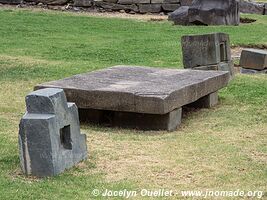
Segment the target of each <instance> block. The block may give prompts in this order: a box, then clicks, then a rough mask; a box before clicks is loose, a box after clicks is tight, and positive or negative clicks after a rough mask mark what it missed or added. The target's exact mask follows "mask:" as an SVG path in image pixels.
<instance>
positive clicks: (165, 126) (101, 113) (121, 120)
mask: <svg viewBox="0 0 267 200" xmlns="http://www.w3.org/2000/svg"><path fill="white" fill-rule="evenodd" d="M79 114H80V119H81V120H82V121H83V122H89V123H94V124H100V125H106V126H112V127H114V126H115V127H121V128H134V129H140V130H167V131H174V130H175V129H177V127H178V126H179V125H180V123H181V118H182V108H177V109H175V110H173V111H171V112H169V113H166V114H162V115H157V114H144V113H133V112H118V111H108V110H95V109H79Z"/></svg>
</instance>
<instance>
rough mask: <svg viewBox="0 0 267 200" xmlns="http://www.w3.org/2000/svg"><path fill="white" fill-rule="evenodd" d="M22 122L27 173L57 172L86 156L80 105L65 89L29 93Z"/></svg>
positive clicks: (22, 154) (21, 142) (23, 164)
mask: <svg viewBox="0 0 267 200" xmlns="http://www.w3.org/2000/svg"><path fill="white" fill-rule="evenodd" d="M26 105H27V112H26V113H25V115H24V116H23V117H22V119H21V122H20V126H19V149H20V162H21V167H22V170H23V172H24V173H25V174H26V175H34V176H39V177H44V176H54V175H57V174H59V173H61V172H63V171H64V170H65V169H67V168H70V167H72V166H73V165H75V164H77V163H78V162H80V161H81V160H83V159H85V158H86V157H87V147H86V136H85V135H83V134H80V125H79V117H78V109H77V107H76V105H75V104H74V103H67V100H66V96H65V94H64V91H63V90H62V89H56V88H47V89H42V90H37V91H35V92H32V93H30V94H29V95H27V97H26Z"/></svg>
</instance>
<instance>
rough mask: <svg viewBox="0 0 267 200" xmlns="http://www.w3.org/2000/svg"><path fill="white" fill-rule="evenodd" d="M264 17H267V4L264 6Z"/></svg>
mask: <svg viewBox="0 0 267 200" xmlns="http://www.w3.org/2000/svg"><path fill="white" fill-rule="evenodd" d="M264 15H267V3H265V4H264Z"/></svg>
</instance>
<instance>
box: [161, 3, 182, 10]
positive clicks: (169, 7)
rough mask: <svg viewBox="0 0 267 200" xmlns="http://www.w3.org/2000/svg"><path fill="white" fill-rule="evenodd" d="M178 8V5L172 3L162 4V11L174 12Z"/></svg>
mask: <svg viewBox="0 0 267 200" xmlns="http://www.w3.org/2000/svg"><path fill="white" fill-rule="evenodd" d="M179 7H180V4H173V3H164V4H162V9H163V10H164V11H175V10H177V9H178V8H179Z"/></svg>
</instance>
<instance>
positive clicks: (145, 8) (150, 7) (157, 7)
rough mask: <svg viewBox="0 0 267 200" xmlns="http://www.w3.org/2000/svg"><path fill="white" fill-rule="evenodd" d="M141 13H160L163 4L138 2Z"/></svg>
mask: <svg viewBox="0 0 267 200" xmlns="http://www.w3.org/2000/svg"><path fill="white" fill-rule="evenodd" d="M138 7H139V12H140V13H159V12H160V11H161V4H138Z"/></svg>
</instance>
